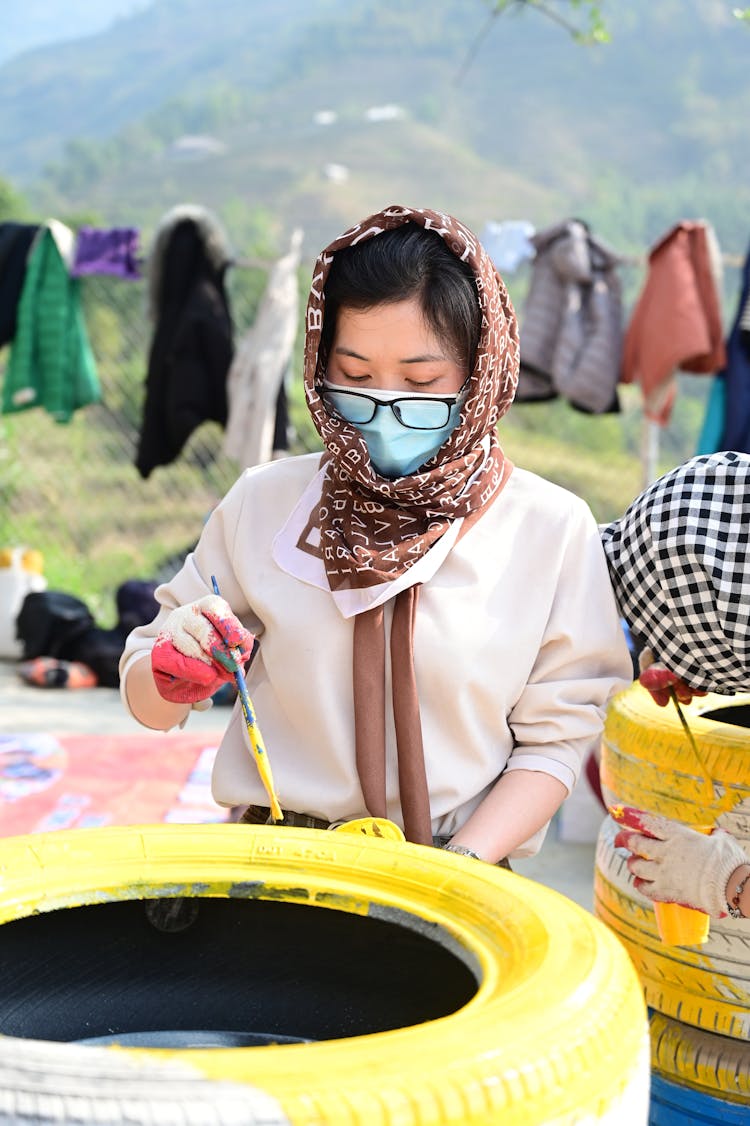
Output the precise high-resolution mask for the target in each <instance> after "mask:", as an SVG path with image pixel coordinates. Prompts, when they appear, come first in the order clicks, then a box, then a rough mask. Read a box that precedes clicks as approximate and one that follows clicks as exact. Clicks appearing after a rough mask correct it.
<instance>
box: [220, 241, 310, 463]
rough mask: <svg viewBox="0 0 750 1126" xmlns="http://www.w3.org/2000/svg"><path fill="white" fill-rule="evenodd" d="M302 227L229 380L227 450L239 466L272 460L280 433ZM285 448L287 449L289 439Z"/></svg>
mask: <svg viewBox="0 0 750 1126" xmlns="http://www.w3.org/2000/svg"><path fill="white" fill-rule="evenodd" d="M301 245H302V231H301V230H296V231H295V232H294V233H293V235H292V239H291V245H290V248H289V251H288V252H287V253H286V254H285V255H284V256H283V258H280V259H279V260H278V262H276V263H275V264H274V266H273V268H272V270H271V274H270V277H269V279H268V284H267V286H266V290H265V293H264V294H263V298H262V300H261V303H260V307H259V309H258V313H257V316H256V318H255V321H254V323H253V325H252V327H251V328H250V329H249V331H248V332H247V333H246V334H245V336H244V338H243V340H242V342H241V344H240V347H239V348H238V349H237V354H236V355H235V357H234V360H233V361H232V366H231V368H230V371H229V377H228V379H227V396H228V402H229V420H228V422H227V429H226V435H225V438H224V453H225V454H227V455H228V456H229V457H232V458H234V459H235V461H237V463H238V465H239V467H240V469H248V468H249V467H250V466H251V465H259V464H260V463H261V462H264V461H270V460H271V455H272V453H273V450H274V445H275V440H276V435H275V422H276V415H277V401H278V396H279V391H280V390H281V388H282V386H283V379H284V373H285V372H286V371H287V369H288V368H289V364H290V361H291V357H292V348H293V347H294V339H295V336H296V335H297V325H298V321H299V288H298V282H297V267H298V266H299V258H300V247H301ZM282 448H286V442H285V443H284V446H283V447H282Z"/></svg>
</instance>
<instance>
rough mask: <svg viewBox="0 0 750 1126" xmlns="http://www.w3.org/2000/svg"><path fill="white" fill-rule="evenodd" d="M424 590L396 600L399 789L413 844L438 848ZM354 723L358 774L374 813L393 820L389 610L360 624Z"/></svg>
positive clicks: (362, 618)
mask: <svg viewBox="0 0 750 1126" xmlns="http://www.w3.org/2000/svg"><path fill="white" fill-rule="evenodd" d="M418 598H419V587H418V586H413V587H409V588H408V589H407V590H404V591H401V593H400V594H397V595H396V598H395V600H394V606H393V624H392V626H391V670H392V680H393V716H394V721H395V726H396V748H397V754H398V788H399V795H400V798H401V809H402V812H403V817H404V832H405V834H406V838H407V840H410V841H414V842H415V843H417V844H428V845H429V844H432V824H431V819H430V798H429V791H428V789H427V775H426V772H425V764H424V748H423V745H422V724H421V721H420V718H419V697H418V696H417V682H416V677H415V675H414V618H415V615H416V611H417V600H418ZM353 669H354V723H355V746H356V757H357V773H358V775H359V781H360V785H361V787H362V794H363V796H364V799H365V806H366V807H367V811H368V813H370V814H372V816H373V817H387V816H388V813H387V805H386V787H385V625H384V621H383V607H382V606H376V607H375V608H374V609H373V610H366V611H365V612H364V613H363V614H357V616H356V618H355V619H354V656H353Z"/></svg>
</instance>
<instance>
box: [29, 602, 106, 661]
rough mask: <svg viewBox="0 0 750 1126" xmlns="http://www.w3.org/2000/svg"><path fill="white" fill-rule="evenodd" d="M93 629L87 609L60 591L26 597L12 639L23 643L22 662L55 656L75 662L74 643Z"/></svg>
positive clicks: (91, 619)
mask: <svg viewBox="0 0 750 1126" xmlns="http://www.w3.org/2000/svg"><path fill="white" fill-rule="evenodd" d="M94 626H95V622H94V618H93V616H92V615H91V613H90V611H89V608H88V606H87V605H86V603H85V602H82V601H81V599H80V598H76V597H75V595H73V594H66V593H65V592H64V591H61V590H39V591H32V592H31V593H30V594H27V595H26V597H25V598H24V600H23V603H22V605H21V609H20V610H19V612H18V616H17V617H16V637H17V638H18V640H19V641H20V642H21V643H22V644H23V659H24V660H32V659H33V658H34V657H57V658H58V659H59V660H61V661H75V660H78V659H79V658H77V657H75V656H74V655H73V650H74V649H75V647H76V643H77V642H78V641H79V640H80V639H81V637H82V636H83V635H84V634H85V633H87V632H88V631H89V630H91V629H93V628H94Z"/></svg>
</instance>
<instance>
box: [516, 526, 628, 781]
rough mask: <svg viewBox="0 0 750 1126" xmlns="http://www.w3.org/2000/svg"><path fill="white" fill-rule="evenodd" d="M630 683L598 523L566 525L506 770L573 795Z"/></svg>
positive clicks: (519, 708)
mask: <svg viewBox="0 0 750 1126" xmlns="http://www.w3.org/2000/svg"><path fill="white" fill-rule="evenodd" d="M631 682H632V661H631V658H630V653H629V651H628V647H627V642H626V640H625V633H624V630H623V628H622V625H621V622H620V619H619V616H618V612H617V607H616V603H615V598H614V593H613V591H612V587H611V584H610V581H609V574H608V571H607V564H606V559H605V555H604V549H603V548H602V545H601V540H600V537H599V531H598V528H597V526H596V524H595V522H594V519H593V516H592V515H591V513H590V512H589V510H588V509H587V508H585V507H581V508H578V509H577V511H576V512H575V514H574V515H573V519H572V520H571V521H570V523H569V524H568V535H567V540H566V544H565V548H564V552H563V557H562V565H561V567H560V573H559V579H558V583H557V587H556V590H555V595H554V599H553V603H552V606H551V610H550V615H549V618H548V621H547V627H546V630H545V633H544V637H543V640H542V644H541V646H540V649H539V653H538V656H537V658H536V661H535V663H534V667H533V669H532V672H531V675H530V677H529V679H528V681H527V684H526V686H525V688H524V689H523V691H522V693H521V695H520V697H519V699H518V700H517V701H516V704H515V705H514V707H513V709H512V711H511V714H510V716H509V723H510V727H511V730H512V732H513V736H514V743H515V745H514V749H513V751H512V753H511V757H510V759H509V761H508V764H507V767H506V770H539V771H543V772H545V773H547V774H551V775H553V776H554V777H555V778H558V779H559V780H560V781H561V782H562V783H563V784H564V785H565V786H567V788H568V790H569V791H570V790H572V789H573V786H574V785H575V783H576V781H577V779H578V775H579V773H580V770H581V765H582V763H583V761H584V760H585V758H586V757H587V755H588V753H589V751H591V750H592V749H594V748H595V747H596V746H597V744H598V742H599V739H600V737H601V734H602V730H603V726H604V716H605V713H606V708H607V704H608V703H609V701H610V699H611V698H612V696H613V695H614V694H615V693H616V692H619V691H622V690H623V689H624V688H626V687H627V686H628V685H629V684H630V683H631Z"/></svg>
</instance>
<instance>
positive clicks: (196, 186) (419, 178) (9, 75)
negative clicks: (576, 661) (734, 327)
mask: <svg viewBox="0 0 750 1126" xmlns="http://www.w3.org/2000/svg"><path fill="white" fill-rule="evenodd" d="M549 7H550V9H552V10H553V11H554V12H556V13H558V14H560V13H563V12H565V13H566V14H567V13H571V18H572V19H574V20H575V19H577V20H578V21H579V23H581V22H582V23H585V20H586V16H587V10H588V9H590V8H591V7H592V5H585V4H581V3H579V4H572V5H571V4H562V3H556V2H555V0H552V2H551V3H550V5H549ZM595 10H597V11H600V12H601V15H602V18H603V20H604V22H605V24H606V27H607V31H608V33H609V37H610V39H609V42H601V43H595V44H585V43H580V42H577V41H576V40H575V38H574V37H573V36H571V35H570V34H569V32H568V31H567V30H566V29H565V28H564V27H562V26H561V25H560V24H559V22H556V21H555V20H554V19H551V18H546V17H545V16H544V15H543V14H542V13H540V12H539V11H534V10H533V8H532V7H531V6H530V5H528V4H523V3H516V4H511V5H510V6H509V8H508V10H507V11H505V12H503V14H501V15H497V16H495V17H494V18H493V16H492V4H491V3H489V2H484V0H411V2H410V3H409V4H403V3H401V0H200V2H199V0H155V2H152V3H147V2H143V0H135V2H134V0H97V3H96V4H91V3H88V2H87V0H76V2H74V0H66V2H65V3H64V4H63V3H62V2H61V0H58V2H55V0H6V3H5V6H4V20H3V23H4V32H3V37H2V42H1V43H0V221H1V220H7V219H21V220H23V221H27V222H38V221H41V220H42V219H43V218H45V217H48V216H55V217H56V218H58V219H61V220H62V221H63V222H65V223H67V224H69V225H71V226H72V227H76V226H78V225H79V224H80V223H82V222H86V223H93V224H96V225H100V226H108V225H112V226H122V225H126V224H130V225H133V226H136V227H137V228H139V230H140V232H141V240H142V245H143V248H144V251H145V252H147V251H148V246H149V240H150V237H151V234H152V232H153V230H154V228H155V226H156V224H157V222H158V220H159V218H160V217H161V216H162V215H163V214H164V212H165V211H167V210H168V209H169V208H170V207H172V206H173V205H175V204H179V203H184V202H187V201H190V202H194V203H199V204H202V205H204V206H205V207H207V208H210V209H212V210H213V211H215V212H216V214H217V215H218V216H219V217H220V218H221V220H222V221H223V223H224V225H225V226H226V228H227V231H228V232H229V235H230V238H231V240H232V242H233V245H234V247H235V248H236V251H237V254H238V257H239V258H240V259H242V258H244V259H249V260H251V261H252V262H261V263H262V262H266V263H268V262H270V261H271V260H272V259H273V257H274V256H275V255H277V254H279V253H282V252H283V251H284V250H285V249H286V246H287V245H288V240H289V236H290V232H291V231H292V230H293V229H294V228H295V227H301V228H302V230H303V232H304V243H303V255H302V259H303V265H302V268H301V270H300V292H301V294H302V295H303V296H304V290H305V287H306V284H307V279H308V278H309V269H310V265H311V263H312V261H313V259H314V256H315V254H316V253H317V251H318V250H319V249H320V248H321V247H322V246H323V245H325V243H326V242H328V241H329V240H330V239H331V238H332V237H334V236H335V235H336V234H338V233H339V232H340V230H343V229H344V228H345V227H346V226H348V225H349V224H350V223H351V222H352V221H353V220H356V219H358V218H361V217H362V216H364V215H366V214H368V213H369V212H371V211H374V210H378V209H379V208H380V207H382V206H383V205H385V204H387V203H407V204H412V205H416V206H420V205H421V206H429V207H432V208H435V209H444V210H447V211H449V212H451V213H453V214H455V215H457V216H459V217H460V218H462V219H463V220H464V221H465V222H466V223H467V224H468V225H469V226H471V227H473V228H474V229H475V230H476V231H477V232H480V233H481V232H482V230H483V229H484V227H485V224H486V223H487V222H489V221H502V220H506V219H525V220H528V221H529V222H531V223H532V224H533V225H534V227H536V228H537V229H541V228H543V227H544V226H546V225H549V224H551V223H554V222H557V221H559V220H562V219H566V218H569V217H573V216H575V217H579V218H582V219H584V220H585V221H586V222H587V223H588V224H589V225H590V227H591V229H592V231H593V233H594V234H595V235H596V237H597V238H599V239H601V240H603V241H604V242H606V243H608V244H609V245H610V246H612V247H613V248H614V249H615V250H616V251H618V252H619V253H621V254H622V255H624V256H626V257H627V258H628V260H629V263H630V264H629V265H627V266H625V267H623V271H622V279H623V284H624V291H625V298H626V302H627V305H628V308H629V307H630V306H632V303H633V301H634V300H635V298H636V296H637V294H638V291H639V288H640V286H641V283H642V281H643V276H644V259H645V255H646V253H647V251H648V248H649V246H650V245H651V244H652V243H653V242H654V241H655V240H656V239H657V238H659V237H660V236H661V235H662V234H664V233H665V232H666V231H667V230H668V229H669V228H670V227H671V226H672V225H673V224H675V223H676V222H678V221H679V220H680V219H694V218H705V219H707V220H709V221H710V223H711V224H712V225H713V227H714V229H715V231H716V234H717V236H718V239H719V243H720V245H721V248H722V251H723V252H724V254H725V261H726V266H725V271H724V282H723V293H722V300H723V315H724V320H725V324H727V325H728V323H729V320H730V318H731V315H732V313H733V310H734V307H735V305H736V301H737V296H738V286H739V266H740V264H741V262H742V260H743V258H744V254H745V252H746V244H747V242H748V236H749V234H750V175H749V171H750V169H749V167H748V164H749V156H748V144H747V121H748V120H750V65H749V62H750V25H748V24H747V23H746V22H743V21H741V20H739V19H737V18H736V17H735V15H733V5H732V4H731V3H726V2H724V0H659V3H658V4H655V3H653V2H652V0H631V2H630V3H628V4H615V3H609V4H608V3H606V2H605V3H601V4H599V5H597V6H596V9H595ZM240 273H241V271H239V270H238V271H235V275H236V276H235V277H234V278H233V280H232V285H233V286H234V291H235V292H236V294H237V300H236V308H235V313H236V320H237V328H238V330H241V329H242V328H243V326H247V325H248V324H250V323H251V322H252V318H253V315H254V312H255V309H256V307H257V300H258V297H259V295H260V293H261V292H262V289H263V283H264V279H265V276H266V275H265V272H264V269H263V268H262V267H258V268H256V269H250V270H246V271H244V272H242V276H240ZM508 281H509V286H510V290H511V294H512V296H513V298H514V301H515V302H516V305H517V307H518V309H519V314H520V316H521V320H522V317H523V300H524V296H525V292H526V286H527V284H528V275H527V274H525V273H524V271H523V270H520V271H519V272H518V274H515V275H513V276H511V277H509V278H508ZM84 296H85V298H86V301H87V310H88V312H87V315H88V319H89V330H90V333H91V337H92V343H93V345H94V350H95V353H97V360H98V361H99V362H100V364H103V365H104V366H105V367H106V365H107V363H110V362H111V363H115V362H117V363H118V364H120V366H122V365H123V364H125V366H126V367H127V370H128V373H129V374H128V378H129V379H130V380H131V381H132V382H133V383H140V382H142V380H143V379H144V377H145V355H144V346H145V344H146V343H147V339H148V334H149V326H148V322H147V321H146V318H145V302H144V301H143V300H142V294H140V295H139V294H137V291H133V292H131V293H130V294H128V295H127V296H124V295H122V294H121V295H119V296H118V297H116V298H112V299H111V300H110V299H107V300H104V299H103V298H101V294H100V293H99V294H97V293H95V292H94V291H93V290H90V291H89V292H88V293H85V294H84ZM300 344H301V340H299V341H298V347H297V363H296V365H295V370H294V371H293V373H292V383H293V415H294V422H295V427H296V431H297V438H296V447H295V448H297V449H299V450H302V449H305V448H314V446H315V437H314V435H313V434H312V433H311V431H310V428H309V427H308V426H307V424H306V419H305V412H304V407H303V405H302V402H301V397H300V395H299V377H300V374H301V371H300V356H301V348H300ZM1 364H2V357H1V356H0V365H1ZM679 378H680V394H679V396H678V402H677V407H676V409H675V411H674V413H673V416H672V418H671V420H670V423H669V426H668V427H667V428H666V429H665V431H664V433H663V434H662V435H661V441H660V450H659V468H661V469H665V468H668V467H671V466H673V465H675V464H677V463H679V462H680V461H683V460H685V459H686V458H688V457H690V456H692V454H693V453H694V452H695V447H696V441H697V438H698V434H699V431H700V427H701V423H702V419H703V416H704V413H705V404H706V397H707V392H708V383H709V381H708V380H706V379H705V378H700V377H698V378H696V377H695V376H680V377H679ZM109 406H110V408H112V409H114V408H113V407H112V404H111V403H110V404H109ZM621 407H622V409H621V412H620V413H619V414H616V415H607V416H602V417H591V416H586V415H583V414H581V413H580V412H576V411H573V410H571V408H570V407H568V406H567V405H566V404H565V403H563V402H562V401H560V400H558V401H555V402H552V403H547V404H534V405H531V404H524V405H518V406H515V407H514V408H513V409H512V411H511V413H510V416H509V417H508V419H507V421H505V422H504V423H503V436H502V440H503V444H504V446H505V448H506V449H507V451H508V452H509V454H510V456H511V457H512V458H513V459H514V460H515V461H516V462H518V463H519V464H522V465H524V466H527V467H528V468H531V469H534V470H537V471H538V472H541V473H543V474H544V475H546V476H549V477H551V478H553V479H554V480H557V481H559V482H560V483H561V484H563V485H566V486H567V487H569V488H572V489H574V490H575V491H577V492H579V493H580V494H581V495H583V496H584V497H586V499H587V500H588V501H589V503H590V504H591V505H592V508H593V509H594V512H595V514H596V516H597V517H598V518H599V519H600V520H606V519H610V518H612V517H614V516H616V515H619V514H620V513H621V512H622V511H623V510H624V508H625V507H626V506H627V503H628V502H629V501H630V500H631V499H632V497H633V496H634V495H635V493H637V492H638V491H639V489H640V487H641V484H642V468H641V462H640V457H641V455H640V442H641V430H642V415H641V409H640V397H639V392H638V390H637V389H634V388H624V389H623V390H622V395H621ZM99 410H100V408H89V409H88V410H87V411H86V412H83V413H84V414H88V415H91V416H92V417H93V418H94V419H95V420H96V419H97V418H98V419H99V422H97V425H99V426H100V428H101V426H103V425H104V421H103V420H102V416H101V412H100V414H99V416H97V414H96V412H97V411H99ZM28 413H32V412H27V414H28ZM33 413H34V414H38V413H39V412H33ZM90 425H91V423H89V426H90ZM83 431H84V422H83V420H82V419H78V418H76V419H74V420H73V422H72V423H70V424H69V425H68V426H67V427H59V426H55V424H54V423H52V422H50V421H48V420H41V421H38V422H37V421H35V422H34V424H33V426H32V425H31V424H30V423H29V421H28V419H26V418H25V417H23V416H13V417H11V418H5V419H0V459H1V460H0V488H2V489H3V491H4V492H3V497H4V501H5V503H4V505H3V508H4V512H5V516H4V517H3V521H4V524H3V526H2V527H0V546H1V545H2V542H8V540H9V539H10V540H12V541H14V542H15V541H17V540H18V539H19V538H22V539H23V542H28V541H29V540H32V539H35V540H38V539H39V538H40V537H43V528H44V526H45V524H46V525H49V523H50V521H52V520H53V519H54V520H58V519H62V517H60V514H59V509H60V506H63V507H64V506H65V505H66V504H67V503H69V500H70V490H69V489H68V490H66V489H62V490H57V491H55V490H48V491H47V493H44V492H43V493H41V494H39V495H40V496H41V497H42V500H40V501H39V502H38V503H37V502H36V501H35V500H34V493H33V490H32V491H30V492H28V493H27V494H25V493H24V492H23V488H26V489H27V490H28V486H29V477H30V476H33V474H34V465H35V464H36V461H37V460H38V459H39V458H40V457H41V458H43V459H44V461H45V462H46V464H47V467H49V465H50V463H52V464H53V465H54V466H56V467H57V471H58V475H59V476H64V475H65V466H66V464H67V463H68V461H76V463H77V464H79V463H82V464H83V465H85V464H86V463H87V462H88V463H89V464H90V463H91V459H90V457H89V456H88V454H87V453H86V448H87V447H86V441H87V438H86V437H85V436H84V433H83ZM74 452H75V457H74V456H73V453H74ZM118 456H120V455H118ZM113 460H116V458H115V456H114V455H113ZM187 460H188V462H189V460H190V459H189V456H188V458H187ZM199 460H200V459H199ZM211 465H212V468H211V473H214V475H215V476H214V477H213V478H212V477H211V475H210V473H209V474H208V475H207V474H206V473H205V472H202V466H201V465H200V464H199V465H198V466H197V468H196V467H195V466H194V467H193V472H194V474H195V477H196V479H199V480H200V481H201V484H202V486H203V487H202V490H201V495H200V498H199V499H198V501H197V502H196V503H197V507H196V508H194V509H191V512H190V514H189V515H188V516H187V518H186V521H185V523H183V524H182V525H180V527H179V529H175V530H174V533H173V535H172V536H171V537H170V536H164V535H161V534H159V536H158V537H156V533H155V532H154V529H155V528H157V527H159V526H160V524H159V521H158V520H156V521H155V523H154V525H153V526H152V527H151V530H150V531H148V530H146V531H143V532H142V533H138V534H136V533H134V532H132V531H128V532H127V533H125V532H122V533H117V534H116V535H115V534H114V533H112V532H107V533H106V534H105V533H104V532H103V521H104V509H103V508H102V507H101V506H102V505H104V506H105V507H106V505H107V503H108V502H107V500H106V497H107V487H106V485H104V484H103V482H102V474H101V472H99V473H98V480H97V482H96V486H97V487H96V488H94V486H93V483H92V485H91V487H89V486H88V485H83V486H82V487H81V490H73V491H74V492H76V491H78V493H79V495H78V496H77V498H76V503H77V505H78V507H79V508H80V507H85V508H86V509H87V512H88V516H89V519H88V524H89V525H90V528H89V532H88V533H87V534H86V535H84V534H83V533H79V534H78V535H77V538H76V540H75V542H74V543H73V545H72V546H70V545H69V546H68V548H67V549H66V558H65V559H63V558H57V557H55V558H52V556H50V553H49V549H45V552H46V554H47V556H48V560H49V563H48V573H50V578H51V581H52V582H53V583H55V584H56V585H64V586H65V588H66V589H72V588H78V589H80V588H81V587H82V584H84V583H87V584H88V585H89V587H92V586H93V587H94V588H95V590H96V591H97V592H99V593H101V592H104V594H106V593H108V592H109V591H111V589H112V588H113V585H116V584H114V579H113V576H117V577H118V579H121V578H123V577H130V576H131V575H134V574H143V573H145V572H151V571H153V570H154V568H155V567H156V565H157V562H158V560H159V558H160V557H161V556H165V557H167V556H169V554H170V552H172V551H174V550H177V549H178V548H179V547H180V546H181V543H180V540H181V539H187V540H188V541H189V540H190V539H191V537H192V533H191V532H190V528H191V527H193V529H194V532H195V534H196V535H197V532H198V531H199V524H200V518H201V517H200V514H201V513H205V511H207V509H208V508H209V507H210V504H211V503H212V497H214V495H215V494H218V493H220V492H221V491H223V489H224V487H225V484H226V483H227V481H229V480H231V478H232V475H233V472H234V469H235V468H236V467H232V466H231V464H227V465H225V464H223V463H221V461H220V460H219V461H212V463H211ZM204 468H205V467H204ZM79 471H80V472H83V470H82V469H81V470H79ZM113 472H114V470H113ZM128 473H130V474H132V478H133V480H132V482H131V481H130V480H129V477H128ZM131 486H132V488H131ZM112 488H115V484H114V483H113V484H112ZM116 489H117V490H118V492H117V493H116V494H113V493H112V492H110V493H109V497H110V501H109V503H110V505H111V497H112V495H118V496H123V495H127V496H129V497H130V498H131V501H132V504H133V505H137V506H140V507H141V508H147V507H149V506H150V505H151V506H153V505H156V506H157V507H158V503H159V501H158V498H159V495H160V492H161V494H162V495H163V493H164V489H165V477H164V475H163V474H162V475H161V476H160V473H156V474H155V475H154V477H153V479H151V480H150V481H149V482H147V483H145V484H144V483H142V482H137V480H136V478H135V471H134V470H133V469H132V467H131V466H127V465H124V466H122V467H121V472H120V470H118V473H117V479H116ZM19 490H20V491H19ZM138 490H141V491H140V492H139V491H138ZM81 491H82V493H83V495H84V496H85V497H86V498H87V499H86V500H85V501H82V500H81V499H80V492H81ZM100 493H101V494H103V496H102V498H101V499H100V500H97V499H96V497H97V496H98V495H99V494H100ZM45 496H46V497H47V500H44V497H45ZM128 503H131V502H128ZM47 505H48V506H49V510H47V509H46V507H45V506H47ZM118 506H119V502H118ZM32 509H33V510H34V511H33V512H32V511H31V510H32ZM52 509H55V511H54V512H53V511H52ZM11 517H12V518H11ZM69 522H70V518H69V517H68V523H69ZM60 534H61V533H60ZM113 537H114V539H115V540H116V541H117V543H116V545H115V547H114V548H112V549H111V550H110V548H108V549H107V550H106V551H105V550H104V548H103V547H102V541H103V540H104V539H111V538H113ZM155 537H156V538H155ZM157 538H158V542H156V539H157ZM84 540H85V542H84ZM35 545H36V544H32V546H35ZM112 552H114V554H112ZM82 553H83V554H86V553H87V558H88V560H89V564H88V565H87V566H88V569H86V568H84V566H83V564H82V562H81V556H82ZM97 560H99V563H97ZM97 567H99V570H97ZM84 576H86V577H85V579H84Z"/></svg>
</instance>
